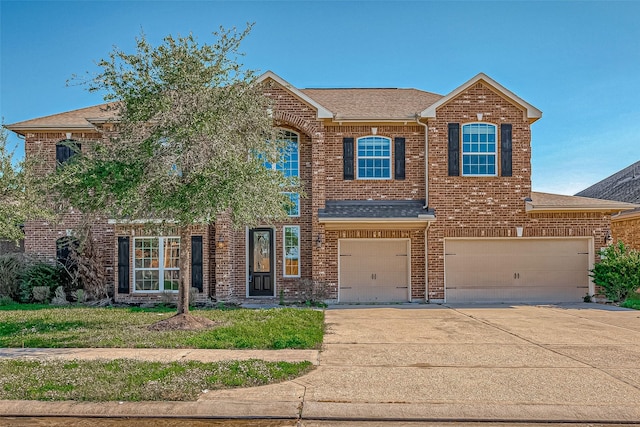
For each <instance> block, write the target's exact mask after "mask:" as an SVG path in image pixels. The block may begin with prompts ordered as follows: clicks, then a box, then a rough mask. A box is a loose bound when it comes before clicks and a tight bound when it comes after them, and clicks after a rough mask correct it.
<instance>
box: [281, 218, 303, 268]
mask: <svg viewBox="0 0 640 427" xmlns="http://www.w3.org/2000/svg"><path fill="white" fill-rule="evenodd" d="M283 231H284V232H283V235H284V238H283V244H284V250H283V254H284V255H283V256H284V272H283V276H284V277H300V226H299V225H285V226H284V227H283Z"/></svg>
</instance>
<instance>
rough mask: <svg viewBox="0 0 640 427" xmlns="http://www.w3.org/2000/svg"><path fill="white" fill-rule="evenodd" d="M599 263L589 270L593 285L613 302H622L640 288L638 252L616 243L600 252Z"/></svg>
mask: <svg viewBox="0 0 640 427" xmlns="http://www.w3.org/2000/svg"><path fill="white" fill-rule="evenodd" d="M600 257H601V261H600V262H599V263H597V264H596V265H595V266H594V268H593V270H591V277H592V278H593V283H595V284H596V285H597V286H600V287H601V288H602V290H603V292H604V295H605V296H606V297H607V298H609V299H610V300H612V301H614V302H618V301H624V300H625V299H626V298H627V296H628V295H629V294H632V293H633V292H635V291H636V289H638V288H640V252H638V251H636V250H633V249H629V248H627V247H626V246H625V245H624V243H622V242H618V243H617V244H616V245H611V246H609V247H607V248H606V249H604V250H602V251H601V252H600Z"/></svg>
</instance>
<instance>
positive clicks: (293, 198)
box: [284, 193, 300, 217]
mask: <svg viewBox="0 0 640 427" xmlns="http://www.w3.org/2000/svg"><path fill="white" fill-rule="evenodd" d="M284 194H286V195H288V196H289V201H290V203H287V206H286V211H287V215H289V216H292V217H298V216H300V194H298V193H284Z"/></svg>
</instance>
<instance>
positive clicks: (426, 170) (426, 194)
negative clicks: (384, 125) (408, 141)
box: [416, 113, 429, 209]
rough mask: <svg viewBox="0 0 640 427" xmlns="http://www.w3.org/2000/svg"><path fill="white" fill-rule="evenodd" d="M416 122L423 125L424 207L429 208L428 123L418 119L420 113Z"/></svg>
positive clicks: (418, 114)
mask: <svg viewBox="0 0 640 427" xmlns="http://www.w3.org/2000/svg"><path fill="white" fill-rule="evenodd" d="M416 123H418V124H419V125H421V126H424V209H429V125H428V124H426V123H422V122H421V121H420V113H417V114H416Z"/></svg>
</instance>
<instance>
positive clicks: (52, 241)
mask: <svg viewBox="0 0 640 427" xmlns="http://www.w3.org/2000/svg"><path fill="white" fill-rule="evenodd" d="M66 134H67V131H66V130H64V129H63V130H62V131H60V132H38V133H27V134H26V135H25V152H26V155H27V156H28V157H30V158H32V159H34V158H37V159H38V163H37V166H36V170H37V171H38V172H39V173H42V174H46V173H50V172H53V171H54V170H55V167H56V144H57V143H58V142H60V141H63V140H65V139H67V136H66ZM71 139H73V140H75V141H78V142H79V143H81V144H83V143H87V142H89V141H97V140H101V139H102V135H101V134H100V133H97V132H71ZM82 220H83V218H82V214H81V213H80V212H78V211H76V210H73V209H70V210H68V211H67V212H66V213H65V214H63V215H61V216H60V218H58V219H57V220H55V221H42V220H40V221H38V220H36V221H27V222H26V224H25V227H24V231H25V243H24V248H25V253H26V254H28V255H30V256H33V257H35V258H38V259H40V260H42V261H45V262H49V263H52V264H53V263H55V261H56V240H57V239H59V238H62V237H66V236H68V235H71V234H73V233H74V230H76V229H77V228H78V227H79V226H80V224H81V222H82ZM92 232H93V238H94V240H95V242H96V248H97V251H98V252H99V253H101V255H102V257H103V259H104V260H105V273H106V280H107V282H108V283H110V284H111V283H113V280H114V276H113V266H114V264H113V250H112V249H113V248H112V242H113V236H114V234H113V227H111V226H109V225H108V224H107V220H106V218H100V217H98V218H95V220H94V222H93V227H92Z"/></svg>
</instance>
